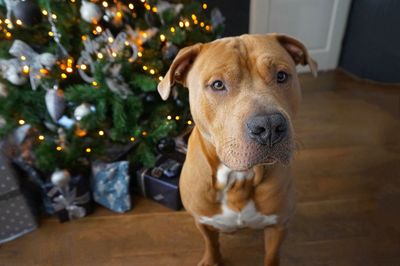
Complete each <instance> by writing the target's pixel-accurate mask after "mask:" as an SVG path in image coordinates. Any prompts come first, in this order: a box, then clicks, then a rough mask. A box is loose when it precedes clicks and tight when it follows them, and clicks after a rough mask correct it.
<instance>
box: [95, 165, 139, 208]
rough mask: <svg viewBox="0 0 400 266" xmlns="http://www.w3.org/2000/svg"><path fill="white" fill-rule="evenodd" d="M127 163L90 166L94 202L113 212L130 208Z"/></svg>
mask: <svg viewBox="0 0 400 266" xmlns="http://www.w3.org/2000/svg"><path fill="white" fill-rule="evenodd" d="M129 182H130V176H129V163H128V161H119V162H114V163H102V162H95V163H94V164H93V166H92V191H93V198H94V201H95V202H97V203H99V204H101V205H103V206H104V207H106V208H108V209H110V210H112V211H115V212H119V213H122V212H126V211H129V210H130V209H131V208H132V204H131V197H130V194H129Z"/></svg>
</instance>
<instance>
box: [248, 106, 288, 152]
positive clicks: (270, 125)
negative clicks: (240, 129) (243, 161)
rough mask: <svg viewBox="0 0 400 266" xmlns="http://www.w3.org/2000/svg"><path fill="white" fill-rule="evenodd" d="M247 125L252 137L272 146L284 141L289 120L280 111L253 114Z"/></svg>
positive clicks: (249, 134) (262, 143) (260, 142)
mask: <svg viewBox="0 0 400 266" xmlns="http://www.w3.org/2000/svg"><path fill="white" fill-rule="evenodd" d="M246 126H247V134H248V136H249V137H250V138H251V139H253V140H254V141H256V142H257V143H259V144H261V145H269V146H270V147H272V146H273V145H275V144H276V143H279V142H280V141H282V139H283V138H284V137H285V136H286V134H287V122H286V119H285V117H284V116H283V115H282V114H280V113H274V114H266V115H257V116H253V117H251V118H250V119H249V120H248V121H247V123H246Z"/></svg>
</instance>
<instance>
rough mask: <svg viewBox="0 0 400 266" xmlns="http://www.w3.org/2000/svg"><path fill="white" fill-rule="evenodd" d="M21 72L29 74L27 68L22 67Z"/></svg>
mask: <svg viewBox="0 0 400 266" xmlns="http://www.w3.org/2000/svg"><path fill="white" fill-rule="evenodd" d="M22 72H24V73H25V74H28V73H29V66H23V67H22Z"/></svg>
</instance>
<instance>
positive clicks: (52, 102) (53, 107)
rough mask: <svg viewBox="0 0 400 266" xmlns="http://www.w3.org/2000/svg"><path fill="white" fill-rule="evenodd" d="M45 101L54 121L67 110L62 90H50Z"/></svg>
mask: <svg viewBox="0 0 400 266" xmlns="http://www.w3.org/2000/svg"><path fill="white" fill-rule="evenodd" d="M45 103H46V107H47V111H48V112H49V114H50V117H51V118H52V119H53V121H54V122H56V121H57V120H58V119H60V118H61V117H62V116H63V114H64V110H65V99H64V92H63V91H62V90H60V89H56V90H48V91H47V92H46V96H45Z"/></svg>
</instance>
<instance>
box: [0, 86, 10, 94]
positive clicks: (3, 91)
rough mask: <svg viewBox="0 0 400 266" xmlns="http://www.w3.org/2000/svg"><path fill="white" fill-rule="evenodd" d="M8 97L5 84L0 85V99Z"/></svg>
mask: <svg viewBox="0 0 400 266" xmlns="http://www.w3.org/2000/svg"><path fill="white" fill-rule="evenodd" d="M7 96H8V90H7V87H6V85H5V84H3V83H0V97H7Z"/></svg>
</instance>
